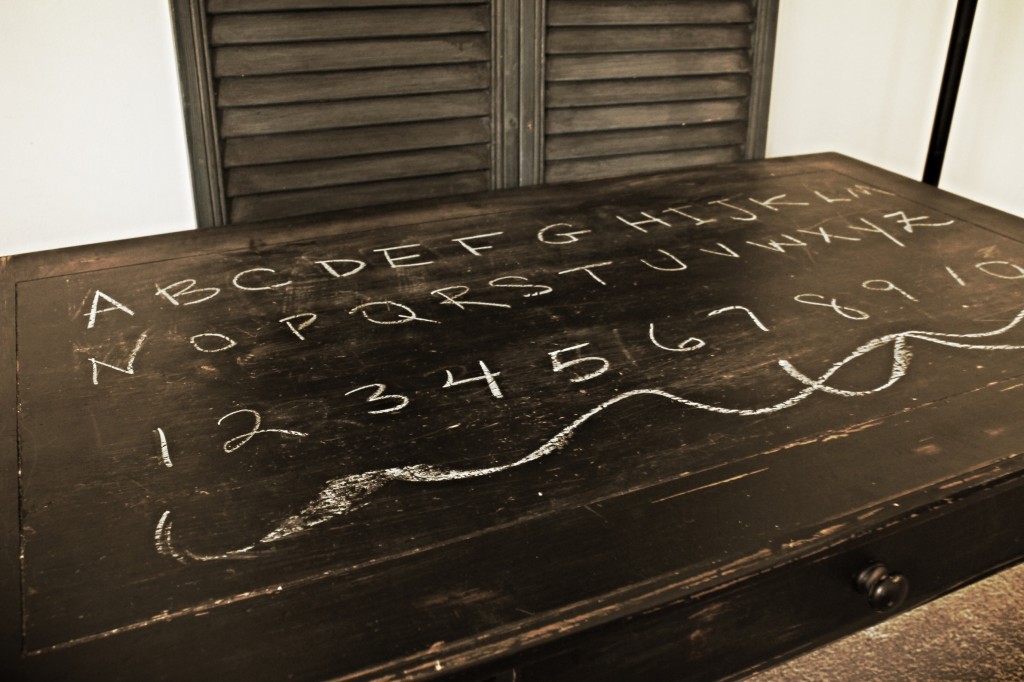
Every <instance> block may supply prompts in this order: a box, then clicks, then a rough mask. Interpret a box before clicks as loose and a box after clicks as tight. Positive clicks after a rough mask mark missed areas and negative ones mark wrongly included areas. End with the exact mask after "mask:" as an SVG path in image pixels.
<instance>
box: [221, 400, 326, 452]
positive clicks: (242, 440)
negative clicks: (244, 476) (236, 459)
mask: <svg viewBox="0 0 1024 682" xmlns="http://www.w3.org/2000/svg"><path fill="white" fill-rule="evenodd" d="M236 414H251V415H252V418H253V422H254V424H253V427H252V429H251V430H249V431H246V432H245V433H243V434H240V435H238V436H235V437H234V438H229V439H227V440H226V441H224V452H234V451H235V450H237V449H238V448H240V447H242V446H243V445H245V444H246V443H248V442H249V441H250V440H252V437H253V436H255V435H256V434H258V433H283V434H285V435H286V436H298V437H299V438H304V437H306V436H308V435H309V434H308V433H302V432H301V431H289V430H287V429H261V428H260V425H261V424H262V423H263V418H262V417H260V413H259V412H257V411H256V410H249V409H241V410H235V411H234V412H228V413H227V414H226V415H224V416H223V417H221V418H220V419H218V420H217V426H220V425H221V424H222V423H224V420H225V419H227V418H228V417H233V416H234V415H236Z"/></svg>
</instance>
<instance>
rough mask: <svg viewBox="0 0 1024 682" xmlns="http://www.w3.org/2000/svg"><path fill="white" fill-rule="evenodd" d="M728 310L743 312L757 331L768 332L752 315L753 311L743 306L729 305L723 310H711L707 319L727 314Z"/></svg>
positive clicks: (755, 316)
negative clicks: (755, 326)
mask: <svg viewBox="0 0 1024 682" xmlns="http://www.w3.org/2000/svg"><path fill="white" fill-rule="evenodd" d="M730 310H740V311H742V312H745V313H746V314H747V315H748V316H749V317H750V319H751V320H752V321H753V323H754V324H756V325H757V328H758V329H760V330H761V331H763V332H766V331H768V327H766V326H764V323H763V322H761V320H759V319H758V318H757V315H755V314H754V311H753V310H751V309H750V308H748V307H747V306H745V305H731V306H728V307H725V308H719V309H718V310H712V311H711V312H710V313H708V317H714V316H715V315H721V314H722V313H727V312H729V311H730Z"/></svg>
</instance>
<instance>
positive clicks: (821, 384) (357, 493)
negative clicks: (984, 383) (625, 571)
mask: <svg viewBox="0 0 1024 682" xmlns="http://www.w3.org/2000/svg"><path fill="white" fill-rule="evenodd" d="M1021 321H1024V310H1021V311H1020V312H1019V313H1017V315H1016V316H1015V317H1014V318H1013V319H1012V320H1011V321H1010V322H1009V323H1008V324H1006V325H1004V326H1002V327H999V328H998V329H994V330H992V331H987V332H976V333H967V334H954V333H944V332H928V331H916V330H910V331H905V332H898V333H894V334H886V335H884V336H880V337H878V338H875V339H872V340H871V341H868V342H866V343H864V344H863V345H861V346H859V347H858V348H857V349H856V350H854V351H853V352H852V353H850V354H849V355H847V356H846V357H845V358H843V359H842V360H839V361H838V362H836V363H834V364H833V365H832V366H831V367H829V368H828V370H827V371H825V373H824V374H822V375H821V376H820V377H818V378H816V379H815V378H812V377H809V376H807V375H806V374H804V373H803V372H801V371H800V370H798V369H797V368H796V367H794V366H793V364H792V363H791V362H789V361H788V360H782V359H780V360H778V361H777V362H778V365H779V367H780V368H781V369H782V370H783V371H784V372H786V373H787V374H788V375H789V376H791V377H792V378H793V379H795V380H796V381H797V382H799V383H801V384H803V386H804V387H803V388H802V389H801V390H800V391H798V392H797V393H795V394H794V395H792V396H791V397H789V398H787V399H785V400H783V401H781V402H777V403H774V404H771V405H766V406H764V407H758V408H734V407H723V406H720V405H709V404H706V403H701V402H697V401H694V400H690V399H688V398H683V397H681V396H678V395H675V394H674V393H669V392H668V391H663V390H661V389H657V388H645V389H636V390H632V391H626V392H624V393H621V394H619V395H617V396H614V397H612V398H609V399H608V400H606V401H604V402H603V403H601V404H599V405H597V406H595V407H593V408H592V409H590V410H588V411H587V412H584V413H583V414H581V415H580V416H578V417H577V418H576V419H575V420H573V421H572V422H571V423H570V424H569V425H568V426H566V427H564V428H563V429H562V430H560V431H559V432H558V433H556V434H555V435H553V436H552V437H551V438H549V439H548V440H547V442H545V443H544V444H543V445H541V446H540V447H539V448H537V449H536V450H534V451H533V452H530V453H529V454H527V455H525V456H524V457H522V458H520V459H518V460H516V461H514V462H512V463H510V464H503V465H499V466H491V467H481V468H476V469H472V468H463V469H460V468H454V467H448V466H440V465H434V464H414V465H410V466H404V467H391V468H387V469H377V470H372V471H366V472H363V473H359V474H352V475H349V476H344V477H341V478H335V479H331V480H329V481H327V483H326V484H325V486H324V488H323V489H322V490H321V491H320V493H319V495H318V496H317V497H316V499H314V500H312V501H311V502H310V503H309V504H307V505H306V506H305V507H304V508H303V509H302V510H301V511H299V512H298V513H297V514H294V515H292V516H289V517H287V518H286V519H284V520H283V521H281V522H280V523H279V524H278V525H277V527H275V528H274V529H273V530H272V531H270V532H269V533H267V534H266V535H264V536H263V537H262V538H260V539H259V540H257V541H256V542H255V543H253V544H251V545H248V546H246V547H242V548H239V549H236V550H232V551H230V552H225V553H222V554H206V555H201V554H194V553H192V552H188V551H182V550H177V549H175V547H174V545H173V543H172V540H171V523H170V520H169V515H170V512H169V511H167V512H164V514H163V516H161V517H160V521H159V523H158V524H157V529H156V534H155V540H156V548H157V550H158V551H159V552H160V553H161V554H165V555H168V556H171V557H173V558H174V559H176V560H178V561H181V562H183V563H185V562H187V561H188V560H193V561H212V560H217V559H240V558H252V557H254V556H255V554H253V550H257V549H258V548H259V547H261V546H264V545H267V544H269V543H273V542H277V541H278V540H283V539H285V538H288V537H291V536H294V535H297V534H299V533H303V532H306V531H308V530H310V529H311V528H314V527H315V526H319V525H320V524H322V523H326V522H327V521H330V520H331V519H334V518H336V517H339V516H344V515H346V514H350V513H351V512H353V511H355V510H356V509H359V508H361V507H364V506H366V505H367V504H369V501H370V500H369V498H371V497H372V495H373V494H374V493H376V492H377V491H379V490H380V489H381V488H383V487H384V486H385V485H387V484H388V483H390V482H393V481H405V482H409V483H437V482H444V481H458V480H464V479H470V478H480V477H484V476H491V475H493V474H497V473H500V472H503V471H508V470H509V469H514V468H516V467H520V466H523V465H524V464H529V463H530V462H534V461H536V460H539V459H541V458H543V457H546V456H547V455H550V454H552V453H553V452H557V451H558V450H560V449H562V448H564V447H565V446H566V445H567V444H568V443H569V441H570V440H571V439H572V437H573V435H574V434H575V433H576V431H577V430H578V429H579V428H580V427H581V426H582V425H583V424H585V423H586V422H588V421H590V420H591V419H593V418H594V417H596V416H597V415H599V414H601V413H602V412H604V411H605V410H607V409H608V408H610V407H612V406H614V405H616V404H618V403H621V402H623V401H625V400H629V399H631V398H635V397H638V396H654V397H658V398H664V399H665V400H669V401H671V402H674V403H677V404H679V405H682V406H684V407H690V408H694V409H698V410H704V411H707V412H714V413H718V414H727V415H737V416H742V417H755V416H760V415H766V414H771V413H773V412H780V411H782V410H786V409H788V408H790V407H793V406H795V405H797V404H799V403H801V402H803V401H804V400H806V399H807V398H808V397H809V396H811V395H813V394H815V393H818V392H821V393H825V394H829V395H835V396H840V397H844V398H855V397H861V396H867V395H871V394H873V393H878V392H880V391H884V390H886V389H888V388H890V387H891V386H893V385H894V384H896V383H897V382H898V381H899V380H900V379H901V378H903V377H904V376H905V375H906V373H907V370H908V369H909V367H910V363H911V360H912V358H913V353H912V351H911V348H910V344H909V343H908V341H909V340H911V339H913V340H917V341H926V342H928V343H934V344H937V345H940V346H948V347H950V348H961V349H966V350H984V351H997V350H1024V345H1009V344H985V343H976V342H975V341H976V340H978V339H985V338H990V337H995V336H1000V335H1002V334H1005V333H1007V332H1009V331H1010V330H1012V329H1014V328H1015V327H1017V326H1018V325H1019V324H1020V323H1021ZM890 344H891V345H892V368H891V370H890V373H889V377H888V379H886V380H885V381H884V382H883V383H882V384H880V385H879V386H876V387H875V388H870V389H865V390H860V391H852V390H845V389H841V388H836V387H833V386H829V385H828V381H829V379H831V378H832V377H833V376H834V375H835V374H836V372H838V371H839V370H840V369H842V368H843V367H845V366H846V365H848V364H849V363H851V362H853V361H854V360H856V359H858V358H860V357H863V356H864V355H867V354H868V353H870V352H872V351H874V350H877V349H879V348H882V347H884V346H887V345H890Z"/></svg>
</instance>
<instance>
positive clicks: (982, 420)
mask: <svg viewBox="0 0 1024 682" xmlns="http://www.w3.org/2000/svg"><path fill="white" fill-rule="evenodd" d="M474 178H476V180H474ZM446 181H447V182H451V183H456V184H459V183H461V184H459V186H461V187H462V188H463V189H468V188H470V187H472V186H473V183H474V182H483V183H486V182H487V173H486V171H479V172H471V173H464V174H463V173H458V174H454V175H452V176H432V177H429V178H411V179H408V180H396V181H393V182H392V183H390V184H389V186H387V187H386V188H385V187H384V184H381V185H378V186H376V187H374V186H373V183H369V184H368V185H366V186H361V184H357V185H351V186H347V187H341V188H335V187H331V188H322V189H318V190H304V191H299V192H295V193H291V192H285V193H281V194H280V195H273V194H272V195H257V196H254V197H253V199H254V200H256V201H263V200H266V199H268V198H271V197H277V198H281V199H292V200H294V201H295V202H296V203H295V205H294V206H292V207H289V208H290V209H298V210H302V209H308V208H316V207H315V206H311V204H313V203H314V202H315V201H322V202H324V205H326V204H327V203H329V202H330V201H332V200H333V201H344V200H346V199H351V198H353V197H356V198H358V197H359V196H360V192H366V193H372V192H373V191H381V192H382V193H385V194H387V195H388V196H390V197H396V196H399V197H403V198H410V197H412V196H415V192H416V191H417V188H419V191H428V188H429V186H430V184H429V183H436V184H435V185H434V186H435V188H436V189H437V191H438V192H442V193H445V192H451V191H452V190H453V187H452V186H448V187H442V186H441V184H440V183H442V182H446ZM420 183H423V184H420ZM349 191H351V192H353V194H348V192H349ZM243 200H245V197H242V198H239V199H237V201H238V202H242V201H243ZM233 203H234V202H233ZM570 231H571V232H575V234H574V235H573V237H575V238H574V239H573V238H567V237H566V235H567V234H568V233H569V232H570ZM545 235H547V237H545ZM554 237H557V239H553V238H554ZM467 245H472V248H470V247H469V246H467ZM360 263H361V264H362V267H353V266H357V265H358V264H360ZM325 264H328V265H331V264H333V267H334V268H337V269H336V270H333V274H332V270H331V269H330V268H328V267H325ZM1022 274H1024V221H1021V220H1020V219H1018V218H1013V217H1011V216H1009V215H1007V214H1004V213H1000V212H998V211H995V210H994V209H989V208H986V207H983V206H980V205H978V204H975V203H972V202H969V201H967V200H964V199H961V198H958V197H955V196H953V195H950V194H948V193H945V192H941V191H939V190H937V189H935V188H931V187H925V186H922V185H920V184H919V183H915V182H914V181H912V180H909V179H907V178H901V177H899V176H896V175H895V174H892V173H888V172H885V171H883V170H881V169H877V168H874V167H871V166H868V165H866V164H862V163H859V162H854V161H852V160H849V159H846V158H843V157H840V156H837V155H816V156H811V157H791V158H786V159H773V160H768V161H762V162H757V163H730V164H725V165H721V166H714V167H706V168H701V169H689V170H678V169H677V170H673V171H669V172H663V173H658V174H656V175H647V176H632V177H629V178H618V179H610V180H602V181H593V182H587V183H577V184H566V185H557V186H554V185H552V186H546V187H537V188H525V189H521V190H516V191H511V192H496V193H487V194H476V195H473V196H469V197H464V198H460V199H454V198H430V199H426V200H423V201H420V202H415V203H407V204H396V205H393V206H390V207H376V208H373V209H360V210H356V211H351V212H346V213H336V214H333V215H320V216H316V217H308V218H294V217H289V218H286V219H283V220H281V221H277V222H272V223H265V224H261V225H253V224H249V225H237V226H233V227H231V228H225V229H214V230H206V231H195V230H191V231H185V232H182V233H178V234H166V235H157V236H154V237H147V238H142V239H136V240H125V241H122V242H116V243H108V244H101V245H86V246H81V247H74V248H70V249H64V250H59V251H52V252H44V253H39V254H24V255H20V256H15V257H12V258H4V259H0V311H2V312H3V313H4V315H5V316H6V318H7V319H10V320H11V321H13V323H12V324H10V325H7V326H5V327H4V328H3V329H2V330H0V338H2V340H3V343H0V376H2V377H4V378H5V381H4V382H2V383H0V405H2V406H3V411H4V418H3V419H2V420H0V439H2V442H0V445H2V446H3V448H4V449H5V451H6V452H9V453H14V454H15V455H16V456H12V457H8V458H5V459H4V461H3V464H2V466H3V467H4V468H3V471H4V472H5V474H6V475H7V478H6V479H5V480H7V482H8V483H10V485H5V486H0V513H2V516H0V584H2V585H3V586H4V589H3V590H0V599H2V602H3V604H4V606H5V608H3V609H0V633H2V635H3V636H2V637H0V670H2V672H3V674H4V675H5V678H6V677H10V678H11V679H28V680H46V679H66V678H69V677H74V678H88V679H92V678H102V679H110V680H115V681H116V680H137V679H147V680H149V679H153V680H162V679H181V678H190V679H193V678H194V679H218V678H229V677H244V678H246V679H281V678H285V677H291V678H292V679H296V680H319V679H337V678H342V679H349V680H381V679H385V680H398V679H404V680H427V679H439V678H447V679H451V680H464V681H465V680H474V681H475V680H480V679H487V677H488V676H497V675H500V674H506V673H507V674H506V678H508V677H512V676H514V677H516V678H517V679H522V680H524V682H529V681H530V680H531V679H532V680H544V682H554V681H558V680H576V679H588V680H589V679H594V680H601V679H607V680H613V679H627V678H629V677H630V676H631V675H635V674H637V672H638V671H641V672H642V674H643V676H644V678H645V679H648V680H652V681H660V680H665V681H666V682H668V681H670V680H675V679H677V678H678V675H679V671H680V670H681V669H685V671H686V674H687V676H689V677H694V678H696V679H717V678H722V677H738V676H741V675H742V674H744V672H745V671H748V670H750V669H753V668H756V667H758V666H761V665H764V664H765V663H766V662H768V661H772V660H778V659H779V658H781V657H785V656H789V655H792V654H793V653H795V652H797V651H800V650H802V649H804V648H806V647H810V646H817V645H820V644H822V643H824V642H825V641H827V640H829V639H832V638H835V637H839V636H841V635H843V634H846V633H849V632H852V631H854V630H856V629H859V628H862V627H865V626H866V625H869V624H873V623H876V622H878V621H879V620H880V619H881V618H883V617H886V615H888V614H879V613H876V612H874V611H872V610H871V608H870V606H869V604H868V602H867V599H866V597H865V595H863V594H860V593H858V592H857V590H856V589H855V588H854V587H852V585H851V583H852V582H853V580H852V578H853V576H855V575H856V574H857V573H858V572H859V571H860V570H861V569H863V568H864V567H866V566H867V565H869V564H871V563H873V562H878V561H881V562H883V563H885V564H887V565H889V566H890V567H891V568H892V569H894V570H896V571H899V572H901V573H902V574H904V575H905V576H906V579H907V580H908V581H909V583H910V585H911V593H910V597H909V598H908V601H907V603H906V605H905V606H904V607H903V608H906V607H913V606H915V605H917V604H920V603H924V602H926V601H928V600H930V599H932V598H934V597H936V596H938V595H940V594H942V593H943V592H945V591H947V590H950V589H953V588H955V587H957V586H959V585H962V584H965V583H967V582H970V581H972V580H974V579H977V578H978V577H979V576H982V575H984V574H986V573H987V572H990V571H992V570H995V569H997V568H999V567H1002V566H1006V565H1009V564H1011V563H1014V562H1019V561H1020V560H1021V559H1022V558H1024V536H1022V535H1021V533H1020V524H1019V522H1018V520H1019V518H1020V515H1021V513H1024V460H1022V458H1021V456H1020V455H1021V452H1022V447H1024V422H1022V421H1021V420H1020V419H1018V418H1017V414H1018V413H1019V405H1020V396H1021V395H1024V368H1022V364H1021V354H1022V353H1024V307H1022V306H1024V304H1022V302H1021V296H1020V277H1021V275H1022ZM595 275H596V276H595ZM524 283H528V284H524ZM502 284H504V285H510V284H515V285H517V286H520V287H525V289H523V288H514V287H511V286H500V285H502ZM545 288H546V289H550V291H546V292H544V293H543V294H541V293H539V290H543V289H545ZM445 291H447V292H448V293H449V294H450V295H451V298H449V299H448V300H449V301H460V302H461V303H462V304H463V306H464V307H463V306H459V305H456V304H455V303H454V302H450V303H446V302H445V298H444V297H443V296H439V295H438V292H445ZM154 292H156V293H154ZM161 292H163V293H161ZM211 292H212V293H211ZM460 292H461V293H460ZM101 294H102V295H101ZM528 294H535V295H533V296H530V295H528ZM200 298H202V300H198V299H200ZM481 303H492V304H499V305H492V306H487V305H480V304H481ZM500 304H505V305H504V306H502V305H500ZM368 305H370V306H376V307H374V308H373V311H374V312H373V313H371V314H370V315H365V314H364V313H362V312H361V311H365V310H367V306H368ZM401 306H405V308H404V309H403V308H402V307H401ZM505 306H507V307H505ZM403 310H405V311H415V312H416V313H417V314H418V316H419V317H418V319H419V321H416V320H415V319H412V318H410V317H408V316H407V313H403ZM311 314H315V315H316V319H315V320H312V319H310V318H309V316H310V315H311ZM374 315H381V316H388V317H386V318H385V319H386V321H388V322H391V323H393V324H386V323H382V322H372V321H371V320H372V319H373V316H374ZM296 319H302V320H306V321H309V323H310V324H309V325H308V326H303V327H301V328H300V327H297V326H295V325H294V324H293V325H292V326H291V327H289V326H287V325H286V324H285V323H284V322H283V320H290V321H292V322H293V323H294V322H295V320H296ZM377 319H378V320H380V319H382V318H379V317H378V318H377ZM297 332H302V333H301V334H297ZM226 339H230V340H232V341H234V342H235V343H234V345H228V344H225V343H224V341H225V340H226ZM696 341H701V342H702V344H703V345H698V344H696ZM220 345H223V347H222V348H219V349H215V348H214V346H220ZM684 346H685V347H684ZM485 362H486V365H485V364H484V363H485ZM485 373H486V374H485ZM488 377H489V378H488ZM379 384H385V386H380V393H377V392H376V391H375V387H378V385H379ZM495 386H497V387H500V389H501V392H500V395H499V393H498V392H497V391H496V390H495ZM402 396H404V397H406V398H407V399H408V402H407V403H405V404H404V405H403V406H402V407H399V408H398V409H397V410H391V411H381V412H378V411H375V408H378V407H393V406H395V405H397V404H400V403H401V402H402V401H401V400H399V398H400V397H402ZM254 414H258V415H261V417H262V420H261V421H257V420H256V419H255V418H254V416H253V415H254ZM235 446H237V447H235ZM877 453H884V457H879V456H877ZM172 462H173V464H171V463H172ZM321 513H323V514H324V516H323V517H321V516H319V514H321ZM275 533H276V534H277V535H275ZM896 610H897V611H898V610H899V609H896ZM126 652H129V653H128V655H126ZM512 670H514V672H509V671H512ZM499 679H500V678H499Z"/></svg>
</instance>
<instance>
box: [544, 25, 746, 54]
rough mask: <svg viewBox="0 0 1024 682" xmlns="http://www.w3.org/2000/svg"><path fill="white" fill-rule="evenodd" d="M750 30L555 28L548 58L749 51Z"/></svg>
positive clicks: (733, 27) (736, 27) (735, 27)
mask: <svg viewBox="0 0 1024 682" xmlns="http://www.w3.org/2000/svg"><path fill="white" fill-rule="evenodd" d="M749 47H750V28H749V27H747V26H744V25H742V24H732V25H725V26H671V27H643V28H635V27H627V28H623V27H616V28H554V29H551V30H550V31H548V35H547V51H548V54H596V53H609V52H654V51H676V50H722V49H730V48H742V49H748V48H749Z"/></svg>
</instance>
